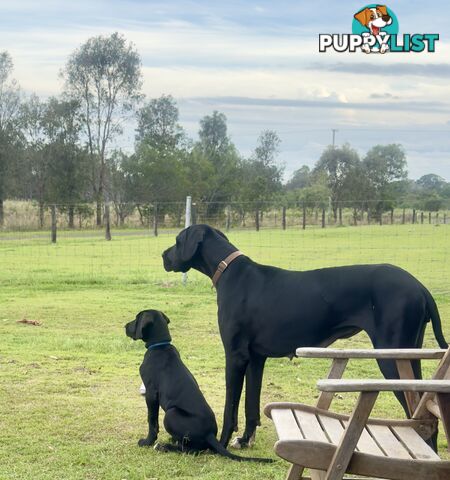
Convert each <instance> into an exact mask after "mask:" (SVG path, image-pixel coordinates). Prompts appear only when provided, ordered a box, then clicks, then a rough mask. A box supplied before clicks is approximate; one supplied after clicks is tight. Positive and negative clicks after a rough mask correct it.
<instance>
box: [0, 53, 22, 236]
mask: <svg viewBox="0 0 450 480" xmlns="http://www.w3.org/2000/svg"><path fill="white" fill-rule="evenodd" d="M12 70H13V62H12V59H11V56H10V55H9V53H8V52H6V51H5V52H0V227H1V226H2V225H3V222H4V212H3V208H4V207H3V202H4V199H5V197H6V194H7V187H8V181H7V180H8V178H9V177H10V176H11V174H12V171H13V169H14V165H13V161H12V160H13V158H14V156H15V155H17V147H18V140H19V134H20V128H19V126H20V125H19V124H20V89H19V86H18V84H17V82H16V81H15V80H10V76H11V73H12ZM10 183H11V182H10Z"/></svg>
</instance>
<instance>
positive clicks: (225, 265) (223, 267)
mask: <svg viewBox="0 0 450 480" xmlns="http://www.w3.org/2000/svg"><path fill="white" fill-rule="evenodd" d="M241 255H244V254H243V253H242V252H240V251H239V250H236V251H235V252H233V253H232V254H231V255H228V257H227V258H225V260H222V261H221V262H220V263H219V265H217V270H216V273H215V274H214V275H213V277H212V283H213V286H214V287H216V286H217V282H218V281H219V278H220V277H221V275H222V273H223V272H224V271H225V270H226V269H227V268H228V266H229V265H230V263H231V262H232V261H233V260H235V259H236V258H237V257H240V256H241Z"/></svg>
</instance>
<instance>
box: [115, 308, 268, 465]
mask: <svg viewBox="0 0 450 480" xmlns="http://www.w3.org/2000/svg"><path fill="white" fill-rule="evenodd" d="M169 322H170V320H169V319H168V318H167V316H166V315H164V313H162V312H159V311H157V310H144V311H142V312H140V313H138V315H137V316H136V319H135V320H133V321H132V322H130V323H127V324H126V325H125V332H126V334H127V336H128V337H131V338H132V339H133V340H138V339H142V340H144V341H145V342H146V344H145V346H146V347H147V352H146V354H145V356H144V361H143V362H142V365H141V367H140V369H139V371H140V374H141V377H142V381H143V382H144V385H145V388H146V394H145V400H146V403H147V408H148V424H149V431H148V436H147V438H142V439H141V440H139V446H140V447H144V446H151V445H153V444H155V442H156V439H157V437H158V432H159V425H158V412H159V406H160V405H161V407H162V409H163V410H164V411H165V413H166V414H165V416H164V427H165V429H166V430H167V432H168V433H169V434H170V435H171V436H172V438H173V440H174V445H168V444H157V445H156V446H155V448H156V449H157V450H160V451H178V452H193V451H195V452H198V451H201V450H207V449H211V450H212V451H214V452H215V453H218V454H219V455H223V456H224V457H227V458H231V459H232V460H237V461H260V462H271V461H272V460H270V459H263V458H250V457H239V456H237V455H233V454H232V453H230V452H229V451H228V450H227V449H226V448H225V447H223V446H222V445H221V444H220V443H219V442H218V440H217V439H216V435H217V423H216V417H215V415H214V412H213V411H212V410H211V407H210V406H209V405H208V403H207V402H206V400H205V397H204V396H203V394H202V392H201V391H200V388H199V386H198V384H197V382H196V380H195V378H194V377H193V375H192V374H191V372H190V371H189V370H188V369H187V368H186V366H185V365H184V363H183V362H182V361H181V358H180V355H179V353H178V350H177V349H176V348H175V347H174V346H173V345H171V343H170V342H171V340H172V339H171V337H170V333H169V329H168V326H167V325H168V323H169Z"/></svg>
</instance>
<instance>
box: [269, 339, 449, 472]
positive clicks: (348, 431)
mask: <svg viewBox="0 0 450 480" xmlns="http://www.w3.org/2000/svg"><path fill="white" fill-rule="evenodd" d="M297 356H299V357H309V358H332V359H333V364H332V366H331V369H330V372H329V375H328V379H327V380H321V381H319V382H318V383H317V386H318V389H319V390H320V391H321V394H320V396H319V400H318V402H317V406H315V407H313V406H308V405H304V404H295V403H270V404H268V405H267V406H266V407H265V409H264V411H265V414H266V415H267V416H268V417H270V418H272V420H273V421H274V423H275V427H276V430H277V434H278V438H279V440H278V441H277V442H276V444H275V451H276V453H277V454H278V455H279V456H280V457H282V458H284V459H285V460H287V461H288V462H290V463H291V464H292V466H291V467H290V470H289V472H288V475H287V477H286V478H287V480H294V479H295V480H297V479H299V478H300V476H301V478H302V479H306V478H311V479H312V480H322V479H326V480H341V479H343V478H344V475H345V474H346V473H350V474H354V475H358V476H363V477H372V478H374V477H375V478H383V479H393V480H405V479H407V480H410V479H411V478H417V479H424V480H425V479H426V480H450V461H445V460H441V459H440V457H439V456H438V454H437V453H436V452H435V451H434V450H433V449H432V448H431V447H430V446H429V445H428V444H427V443H426V440H428V439H430V437H431V436H432V435H433V434H434V433H435V432H436V429H437V425H438V421H439V419H440V420H441V421H442V423H443V425H444V431H445V433H446V435H447V442H448V445H450V380H448V378H450V348H449V349H448V350H425V349H404V350H335V349H334V350H333V349H312V348H305V349H298V350H297ZM351 358H374V359H381V358H383V359H387V358H389V359H393V360H395V361H396V362H397V368H398V371H399V376H400V380H346V379H341V377H342V374H343V372H344V370H345V367H346V365H347V362H348V360H349V359H351ZM433 358H434V359H440V363H439V366H438V368H437V370H436V372H435V374H434V375H433V379H432V380H411V379H409V378H410V377H411V376H412V367H411V361H413V360H418V359H433ZM405 378H408V379H405ZM381 391H394V392H395V391H397V392H398V391H402V392H405V397H406V399H407V402H408V408H409V409H410V412H411V417H412V418H410V419H407V420H399V419H397V420H385V419H369V416H370V413H371V411H372V408H373V406H374V404H375V401H376V398H377V396H378V393H379V392H381ZM336 392H360V396H359V398H358V401H357V403H356V406H355V408H354V410H353V413H352V414H351V415H350V416H348V415H342V414H338V413H333V412H330V411H329V410H328V408H329V406H330V404H331V401H332V398H333V396H334V394H335V393H336ZM420 393H422V395H419V394H420ZM305 468H309V469H310V470H311V477H304V476H302V475H303V472H304V470H305Z"/></svg>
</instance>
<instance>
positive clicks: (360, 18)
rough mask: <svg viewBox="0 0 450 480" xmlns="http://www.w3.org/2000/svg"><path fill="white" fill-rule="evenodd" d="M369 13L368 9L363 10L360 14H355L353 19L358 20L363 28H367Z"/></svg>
mask: <svg viewBox="0 0 450 480" xmlns="http://www.w3.org/2000/svg"><path fill="white" fill-rule="evenodd" d="M370 13H371V11H370V10H369V9H368V8H365V9H364V10H361V11H360V12H358V13H356V14H355V18H356V20H358V22H359V23H360V24H361V25H364V26H365V27H367V25H368V24H369V22H370Z"/></svg>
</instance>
